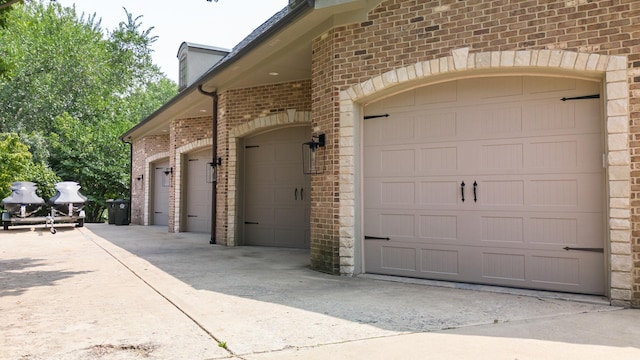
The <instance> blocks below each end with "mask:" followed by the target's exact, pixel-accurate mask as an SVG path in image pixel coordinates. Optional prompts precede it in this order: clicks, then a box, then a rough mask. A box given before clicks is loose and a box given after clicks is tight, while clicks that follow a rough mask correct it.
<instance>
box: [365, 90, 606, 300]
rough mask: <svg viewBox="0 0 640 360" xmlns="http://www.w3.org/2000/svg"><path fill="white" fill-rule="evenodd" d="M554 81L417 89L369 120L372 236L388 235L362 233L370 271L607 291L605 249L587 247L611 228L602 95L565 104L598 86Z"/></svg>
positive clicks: (368, 225) (368, 222)
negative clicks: (606, 217)
mask: <svg viewBox="0 0 640 360" xmlns="http://www.w3.org/2000/svg"><path fill="white" fill-rule="evenodd" d="M546 80H547V78H540V79H534V81H532V79H530V78H527V77H513V78H499V79H498V78H496V79H475V80H461V81H457V82H453V83H456V85H455V86H453V84H448V86H442V87H441V88H439V89H440V91H445V90H444V89H448V90H446V91H457V92H458V93H457V94H455V95H453V94H450V95H446V94H439V95H438V96H439V99H441V100H442V101H434V102H432V103H429V100H427V101H423V100H424V96H425V95H424V94H432V95H433V94H434V93H433V90H434V89H435V87H433V88H431V89H428V88H425V89H417V90H414V91H412V92H411V93H412V94H409V95H408V96H409V97H411V96H413V97H414V98H415V101H407V103H415V105H411V106H405V107H401V106H396V107H393V108H389V109H390V110H389V111H388V112H389V113H390V117H389V118H381V119H372V120H367V121H365V123H364V134H365V139H364V143H363V149H364V150H363V151H364V153H363V175H364V179H363V196H364V211H363V223H364V233H365V235H366V236H369V237H371V236H373V237H382V238H388V239H389V240H388V241H381V240H371V238H370V239H369V240H366V241H365V245H364V252H365V270H366V271H367V272H376V273H385V274H392V275H402V276H415V277H424V278H433V279H442V280H454V281H465V282H475V283H486V284H495V285H505V286H517V287H526V288H539V289H548V290H559V291H572V292H584V293H594V294H602V293H603V291H604V271H603V269H604V257H603V254H602V253H601V252H590V253H589V252H585V251H580V250H584V249H585V248H586V249H587V250H593V249H596V250H597V249H602V248H603V243H604V238H605V233H606V231H605V230H604V229H605V226H606V223H605V222H604V220H603V219H604V218H603V192H604V189H605V186H604V185H605V184H604V174H603V166H602V151H603V150H602V149H603V140H602V135H601V131H602V122H601V119H600V114H601V111H600V102H598V101H597V100H596V101H593V100H588V101H572V102H570V101H568V102H562V101H560V98H561V97H562V96H567V97H570V96H579V95H584V94H585V93H588V92H589V91H592V90H594V89H595V90H596V91H597V89H598V86H599V85H598V84H597V83H596V84H595V85H594V84H591V83H587V82H585V81H581V80H567V79H552V81H551V82H550V83H545V81H546ZM418 92H420V95H418ZM398 96H401V95H398ZM394 101H395V104H401V103H402V101H401V100H400V99H394ZM447 101H448V103H447ZM367 109H369V106H367ZM377 110H378V112H379V113H386V112H387V111H385V110H384V107H380V108H378V109H377ZM399 113H402V114H401V115H399ZM412 116H413V119H414V120H413V121H409V120H406V119H411V118H412ZM397 119H405V120H402V121H399V122H396V120H397ZM408 124H411V125H412V127H411V125H408ZM394 126H406V127H407V128H405V129H402V130H395V134H401V136H400V135H397V136H396V135H394V136H390V137H385V131H383V129H392V128H393V127H394ZM371 129H374V131H372V132H370V131H369V130H371ZM388 131H391V130H388ZM412 131H413V132H414V134H415V136H413V137H411V136H409V135H410V133H411V132H412ZM373 133H375V136H371V134H373ZM367 134H369V135H367ZM463 181H464V184H465V186H464V198H465V201H462V191H463V190H462V187H461V183H462V182H463ZM566 247H569V248H571V249H570V251H566V250H565V248H566ZM575 249H577V250H575Z"/></svg>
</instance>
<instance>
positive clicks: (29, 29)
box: [0, 0, 177, 222]
mask: <svg viewBox="0 0 640 360" xmlns="http://www.w3.org/2000/svg"><path fill="white" fill-rule="evenodd" d="M0 1H2V0H0ZM125 17H126V19H125V21H123V22H121V23H120V24H119V26H118V27H117V28H116V29H114V30H113V31H111V32H109V31H103V30H102V29H101V27H100V24H99V23H97V22H95V21H94V19H95V15H94V16H89V17H88V18H86V19H85V18H78V16H77V15H76V12H75V9H73V8H64V7H62V6H60V5H59V4H57V3H50V2H42V1H41V2H35V1H34V2H27V3H25V4H16V5H14V6H12V11H10V12H9V13H7V15H6V26H5V27H4V28H0V58H2V59H5V63H6V64H8V67H7V72H6V73H5V76H4V78H1V77H0V98H1V99H2V101H3V104H2V106H0V131H5V132H7V131H11V132H15V133H18V134H19V136H20V139H21V140H22V143H24V144H27V145H28V146H29V148H30V151H31V153H32V154H33V158H34V159H35V160H36V161H37V162H40V161H42V162H44V163H46V164H48V166H50V168H51V169H53V170H54V171H55V173H56V174H57V175H58V176H59V177H60V178H61V179H63V180H70V181H77V182H79V183H80V185H81V186H82V189H81V192H82V194H83V195H85V196H87V198H88V203H87V204H86V205H85V209H86V210H87V221H88V222H92V221H100V220H101V215H102V213H103V210H104V208H105V205H106V204H105V203H104V200H105V199H108V198H118V197H120V198H121V197H126V196H128V187H129V147H128V145H127V144H124V143H122V142H121V141H120V140H119V139H118V137H119V135H121V134H122V133H124V132H125V131H126V130H127V129H129V128H130V127H131V126H133V125H134V124H135V123H137V122H138V121H140V120H141V119H143V118H144V117H146V116H147V115H149V114H150V113H151V112H152V111H153V110H155V109H157V108H158V107H160V106H161V105H162V104H164V103H165V102H166V101H168V100H169V99H170V98H171V97H172V96H174V95H175V94H176V93H177V86H176V85H175V83H173V82H172V81H170V80H168V79H166V77H165V76H164V75H163V74H162V73H161V72H160V70H159V68H158V67H157V66H155V65H154V64H153V63H152V61H151V44H152V43H153V42H154V41H155V39H156V38H155V37H154V36H152V35H151V30H152V29H142V28H141V25H140V17H135V16H133V15H132V14H130V13H129V12H127V11H126V9H125Z"/></svg>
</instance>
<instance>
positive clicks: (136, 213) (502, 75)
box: [122, 0, 640, 307]
mask: <svg viewBox="0 0 640 360" xmlns="http://www.w3.org/2000/svg"><path fill="white" fill-rule="evenodd" d="M212 42H215V38H212ZM214 50H215V51H217V53H216V54H218V55H220V52H221V51H222V50H221V49H214ZM187 56H188V55H187ZM220 57H221V60H219V61H217V62H216V63H215V65H213V66H212V67H211V68H210V69H209V70H208V71H206V73H204V74H203V75H202V76H200V77H199V78H197V79H195V81H193V82H192V83H190V84H186V86H184V88H183V90H181V92H180V93H179V94H178V95H177V96H176V97H175V98H174V99H172V100H171V101H169V102H168V103H167V104H165V105H164V106H163V107H162V108H160V109H158V110H157V111H156V112H155V113H153V114H152V115H151V116H149V117H148V118H146V119H144V120H143V121H142V122H140V123H139V124H138V125H136V126H135V127H133V128H132V129H130V130H129V131H128V132H127V133H125V134H124V135H122V139H123V140H124V141H127V142H130V143H131V144H132V158H133V161H132V184H131V189H132V203H131V207H132V222H133V223H137V224H141V225H152V224H156V225H162V226H167V228H168V231H170V232H180V231H199V232H207V233H211V237H212V242H216V243H218V244H222V245H226V246H238V245H260V246H282V247H299V248H308V249H309V254H310V265H311V267H312V268H313V269H315V270H318V271H323V272H327V273H331V274H336V275H338V274H340V275H354V274H359V273H379V274H387V275H395V276H406V277H417V278H428V279H439V280H446V281H460V282H472V283H482V284H492V285H500V286H511V287H522V288H533V289H543V290H554V291H567V292H576V293H586V294H601V295H604V296H607V297H608V298H609V299H610V300H611V303H612V304H616V305H623V306H633V307H639V306H640V256H639V254H640V242H639V237H640V227H639V226H638V225H637V224H638V222H637V221H636V220H637V219H638V215H639V212H640V203H639V202H638V200H637V199H638V195H639V194H640V187H639V186H640V185H637V184H638V183H639V180H640V173H639V172H638V170H637V168H638V165H637V163H638V158H637V153H638V152H639V151H640V142H639V141H638V135H636V132H637V131H638V126H639V125H640V2H638V1H635V0H529V1H519V2H513V1H508V0H466V1H457V0H433V1H421V0H385V1H380V0H316V1H311V0H308V1H304V0H303V1H294V0H292V1H291V2H290V5H289V6H288V7H287V8H285V9H283V10H282V11H281V12H279V13H278V14H276V15H274V16H273V17H272V18H271V19H270V20H269V21H267V22H266V23H265V24H263V25H262V26H260V27H259V28H258V29H256V30H255V31H254V32H253V33H252V34H251V35H250V36H249V37H247V39H245V40H244V41H243V42H241V43H240V44H238V46H236V47H235V48H234V49H233V50H231V51H230V52H228V53H224V54H222V56H220ZM186 66H188V62H187V65H186ZM181 69H182V68H181ZM212 114H214V116H212ZM213 124H216V126H215V127H214V125H213ZM214 129H215V131H214ZM214 135H215V141H214V139H213V138H214Z"/></svg>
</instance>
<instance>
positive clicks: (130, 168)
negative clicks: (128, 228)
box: [122, 136, 133, 223]
mask: <svg viewBox="0 0 640 360" xmlns="http://www.w3.org/2000/svg"><path fill="white" fill-rule="evenodd" d="M122 142H123V143H125V144H129V215H128V216H129V221H128V223H131V202H132V201H133V143H132V142H131V136H129V138H128V141H127V140H125V139H122Z"/></svg>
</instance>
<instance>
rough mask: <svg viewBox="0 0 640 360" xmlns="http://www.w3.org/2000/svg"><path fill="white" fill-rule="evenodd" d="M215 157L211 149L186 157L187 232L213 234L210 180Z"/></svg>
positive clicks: (185, 207) (185, 205) (211, 187)
mask: <svg viewBox="0 0 640 360" xmlns="http://www.w3.org/2000/svg"><path fill="white" fill-rule="evenodd" d="M212 158H213V155H212V150H211V148H209V149H205V150H200V151H196V152H193V153H189V154H187V155H186V159H185V160H186V170H187V171H186V177H187V178H186V180H185V181H183V184H185V185H186V186H185V192H186V199H185V200H186V203H185V204H184V209H185V214H184V215H185V217H186V219H185V220H186V221H185V227H186V229H185V230H186V231H189V232H197V233H211V205H212V197H211V196H212V189H213V186H212V183H211V182H210V181H211V179H208V172H209V171H210V169H211V161H212Z"/></svg>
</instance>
